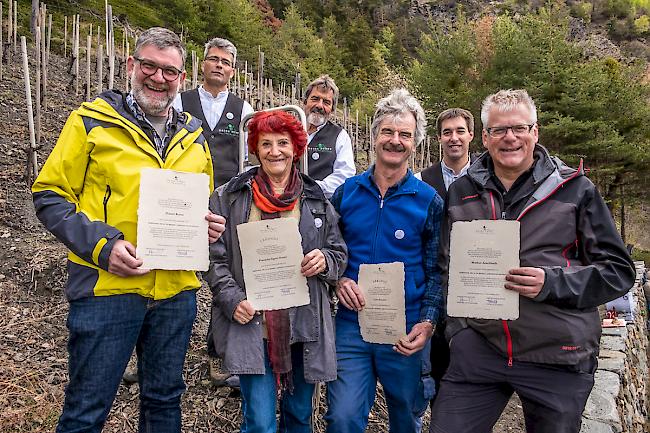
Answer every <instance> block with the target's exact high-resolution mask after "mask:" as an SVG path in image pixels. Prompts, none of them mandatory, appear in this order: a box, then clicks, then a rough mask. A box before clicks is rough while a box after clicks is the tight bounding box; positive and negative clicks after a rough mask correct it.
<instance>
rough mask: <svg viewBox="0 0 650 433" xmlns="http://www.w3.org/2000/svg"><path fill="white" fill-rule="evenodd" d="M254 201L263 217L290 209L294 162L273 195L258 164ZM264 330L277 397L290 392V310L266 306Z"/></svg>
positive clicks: (298, 185)
mask: <svg viewBox="0 0 650 433" xmlns="http://www.w3.org/2000/svg"><path fill="white" fill-rule="evenodd" d="M252 186H253V201H254V202H255V205H256V206H257V207H258V208H259V209H260V210H261V211H262V219H263V220H266V219H274V218H280V212H284V211H289V210H292V209H293V208H294V207H295V205H296V203H297V202H298V198H299V197H300V195H301V194H302V188H303V182H302V178H301V177H300V173H298V169H297V168H296V166H295V165H293V166H292V167H291V174H290V175H289V182H288V183H287V186H286V187H285V189H284V192H283V193H282V194H278V195H276V194H275V193H274V191H273V186H272V185H271V181H270V179H269V177H268V175H267V174H266V173H265V172H264V170H262V169H261V168H258V169H257V174H256V175H255V177H254V178H253V184H252ZM264 317H265V318H266V330H267V334H268V352H269V358H270V360H271V370H273V374H274V375H275V380H276V384H277V389H278V397H280V398H281V397H282V394H283V393H284V391H285V390H286V391H288V392H289V394H293V380H292V373H291V370H292V368H291V343H290V334H291V330H290V323H289V310H288V309H284V310H267V311H265V312H264Z"/></svg>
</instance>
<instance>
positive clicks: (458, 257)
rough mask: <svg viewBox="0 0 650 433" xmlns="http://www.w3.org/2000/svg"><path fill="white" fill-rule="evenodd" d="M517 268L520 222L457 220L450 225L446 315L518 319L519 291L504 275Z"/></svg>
mask: <svg viewBox="0 0 650 433" xmlns="http://www.w3.org/2000/svg"><path fill="white" fill-rule="evenodd" d="M517 267H519V221H506V220H477V221H468V222H466V221H456V222H455V223H454V224H453V225H452V227H451V239H450V249H449V289H448V296H447V314H449V315H450V316H454V317H471V318H475V319H505V320H514V319H517V318H519V293H517V292H515V291H512V290H508V289H506V288H505V287H504V286H503V285H504V284H505V282H506V280H505V276H506V274H507V273H508V271H509V270H510V269H512V268H517Z"/></svg>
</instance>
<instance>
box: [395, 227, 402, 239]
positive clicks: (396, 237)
mask: <svg viewBox="0 0 650 433" xmlns="http://www.w3.org/2000/svg"><path fill="white" fill-rule="evenodd" d="M395 239H404V230H401V229H398V230H395Z"/></svg>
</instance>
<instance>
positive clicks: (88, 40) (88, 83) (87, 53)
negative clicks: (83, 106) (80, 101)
mask: <svg viewBox="0 0 650 433" xmlns="http://www.w3.org/2000/svg"><path fill="white" fill-rule="evenodd" d="M90 28H91V29H92V28H93V27H92V25H91V26H90ZM92 40H93V37H92V36H90V35H88V36H87V37H86V101H90V87H91V86H90V49H91V45H92Z"/></svg>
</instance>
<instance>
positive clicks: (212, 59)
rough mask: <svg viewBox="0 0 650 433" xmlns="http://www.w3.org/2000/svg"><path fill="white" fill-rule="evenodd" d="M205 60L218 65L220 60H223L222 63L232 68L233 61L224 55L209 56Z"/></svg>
mask: <svg viewBox="0 0 650 433" xmlns="http://www.w3.org/2000/svg"><path fill="white" fill-rule="evenodd" d="M204 61H206V62H209V63H214V64H215V65H218V64H219V62H221V64H222V65H224V66H225V67H227V68H232V62H231V61H230V60H228V59H225V58H223V57H219V56H208V57H206V58H205V59H204Z"/></svg>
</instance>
